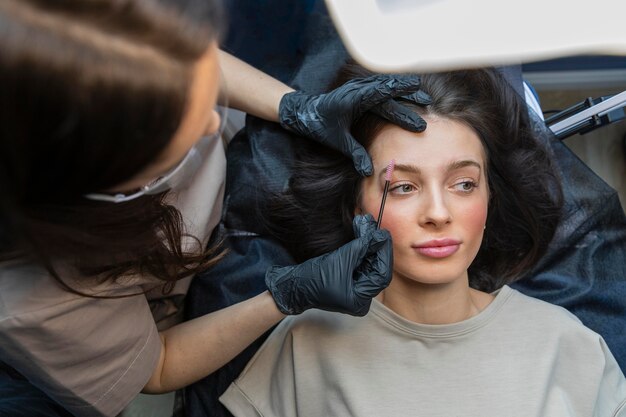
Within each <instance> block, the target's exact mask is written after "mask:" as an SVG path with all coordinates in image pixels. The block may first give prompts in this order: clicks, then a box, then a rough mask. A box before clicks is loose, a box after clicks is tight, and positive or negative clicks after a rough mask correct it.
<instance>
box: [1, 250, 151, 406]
mask: <svg viewBox="0 0 626 417" xmlns="http://www.w3.org/2000/svg"><path fill="white" fill-rule="evenodd" d="M128 290H134V291H137V290H139V291H140V290H141V289H140V288H139V287H136V288H124V289H123V291H128ZM98 292H99V294H101V295H106V294H110V295H115V294H120V292H119V291H118V290H116V289H115V287H113V286H111V287H110V290H107V286H106V285H105V286H102V287H100V288H98ZM160 351H161V342H160V339H159V335H158V330H157V328H156V324H155V322H154V319H153V317H152V314H151V311H150V306H149V305H148V302H147V300H146V297H145V296H144V295H143V294H140V295H137V296H131V297H121V298H119V297H118V298H93V297H85V296H81V295H79V294H74V293H71V292H69V291H67V290H65V289H64V288H63V287H62V286H61V285H60V284H59V283H58V282H57V281H56V280H54V278H53V277H52V276H50V274H49V273H48V272H47V271H46V270H45V269H44V268H41V267H38V266H36V265H32V264H28V263H19V262H18V263H11V264H6V263H5V264H2V265H1V266H0V358H2V360H3V361H4V362H6V363H7V364H8V365H9V366H11V367H13V368H14V369H16V370H17V371H18V372H20V373H21V374H22V375H23V376H25V377H26V378H27V379H29V380H30V381H31V382H33V383H34V384H35V385H37V386H38V387H39V388H40V389H42V390H43V391H44V392H45V393H46V394H48V395H49V396H50V397H51V398H52V399H54V400H55V401H57V402H58V403H59V404H61V405H63V406H64V407H65V408H66V409H68V410H70V411H71V412H72V413H73V414H75V415H116V414H118V413H119V412H120V411H121V409H122V408H123V407H124V406H125V405H126V404H127V403H128V402H130V401H131V400H132V398H133V397H134V396H135V395H136V394H137V393H139V392H140V391H141V389H142V388H143V386H145V384H146V382H147V381H148V379H149V378H150V376H151V375H152V371H153V370H154V367H155V366H156V361H157V360H158V358H159V354H160Z"/></svg>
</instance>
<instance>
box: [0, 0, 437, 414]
mask: <svg viewBox="0 0 626 417" xmlns="http://www.w3.org/2000/svg"><path fill="white" fill-rule="evenodd" d="M171 3H172V4H168V3H166V2H165V1H156V0H126V1H123V0H90V1H85V0H67V1H63V2H42V1H36V0H6V1H3V2H2V3H0V74H1V75H0V88H1V90H2V94H0V103H1V104H0V109H1V110H0V132H1V133H0V190H1V191H2V198H1V199H0V360H1V361H2V362H3V364H2V366H0V374H1V375H3V377H4V378H6V377H7V376H8V377H9V378H14V379H15V380H16V381H18V380H19V381H28V382H29V383H30V384H32V385H33V386H34V387H36V388H38V389H39V390H40V391H41V392H43V393H45V395H46V396H48V397H49V398H50V399H52V400H53V401H54V402H55V403H56V404H58V405H59V406H60V407H62V408H63V409H64V410H67V411H69V412H71V413H72V414H74V415H80V416H114V415H116V414H118V413H119V412H120V411H121V410H122V409H124V407H125V406H126V405H127V404H128V403H129V402H130V401H131V400H132V399H133V398H134V397H135V396H136V395H137V394H138V393H139V392H140V391H143V392H147V393H161V392H168V391H172V390H176V389H179V388H181V387H184V386H186V385H188V384H190V383H192V382H194V381H196V380H198V379H200V378H202V377H204V376H206V375H208V374H210V373H211V372H213V371H214V370H216V369H218V368H219V367H221V366H222V365H223V364H225V363H227V362H228V361H229V360H230V359H231V358H233V357H234V356H235V355H237V354H238V353H239V352H240V351H242V350H243V349H244V348H245V347H246V346H247V345H248V344H250V343H251V342H252V341H254V340H255V339H256V338H257V337H259V336H260V335H261V334H262V333H264V332H265V331H266V330H268V329H269V328H270V327H272V326H273V325H275V324H276V323H277V322H279V321H280V320H281V319H282V318H283V317H284V316H285V314H298V313H300V312H302V311H304V310H306V309H309V308H321V309H325V310H329V311H336V312H341V313H347V314H352V315H364V314H365V313H366V312H367V310H368V309H369V305H370V302H371V298H372V297H374V296H375V295H376V294H378V293H379V292H380V291H381V290H382V289H383V288H385V287H386V286H387V284H388V283H389V280H390V278H391V275H390V271H389V270H388V266H389V264H390V263H391V256H392V255H391V242H390V237H389V234H388V233H387V232H386V231H382V230H381V231H376V230H375V227H374V226H375V225H374V224H373V222H372V221H371V219H367V218H358V219H357V222H358V224H356V225H355V228H356V229H358V230H359V231H360V235H359V236H358V237H357V239H355V240H353V241H351V242H349V243H347V244H346V245H345V246H343V247H341V248H340V249H338V250H337V251H335V252H332V253H329V254H327V255H325V256H322V257H320V258H316V259H313V260H311V261H308V262H307V263H305V264H302V265H298V266H294V267H287V268H272V269H270V270H269V271H268V273H267V276H266V282H267V284H268V287H269V288H270V291H271V292H268V291H266V292H264V293H262V294H261V295H259V296H257V297H254V298H252V299H250V300H247V301H245V302H242V303H240V304H236V305H233V306H232V307H229V308H227V309H224V310H221V311H218V312H215V313H212V314H209V315H207V316H204V317H200V318H197V319H195V320H192V321H189V322H185V323H180V306H181V305H182V300H183V298H184V295H185V292H186V290H187V288H188V286H189V283H190V280H191V277H193V276H194V274H196V273H197V272H200V271H203V270H205V269H206V268H208V267H210V266H211V265H213V264H215V263H216V262H218V261H219V259H220V256H222V254H223V252H222V251H221V250H220V248H219V246H217V247H210V248H206V242H207V240H208V237H209V235H210V234H211V231H212V229H213V228H214V226H215V225H216V224H217V222H218V219H219V216H220V211H221V204H222V196H223V185H224V179H225V156H224V143H223V142H222V140H221V139H220V133H221V126H222V125H223V123H224V116H223V115H221V114H220V113H219V112H218V111H216V110H215V109H216V104H217V103H218V101H219V102H220V103H222V104H223V105H228V106H232V107H234V108H238V109H240V110H242V111H245V112H249V113H251V114H253V115H256V116H258V117H262V118H265V119H267V120H270V121H276V122H280V123H281V125H282V126H283V127H285V128H287V129H290V130H291V131H293V132H295V133H298V134H300V135H302V136H306V137H309V138H311V139H313V140H317V141H320V142H322V143H324V144H326V145H327V146H330V147H333V148H336V149H339V150H341V151H342V152H343V153H344V154H346V155H347V156H349V157H350V158H352V160H353V161H354V165H355V168H356V169H357V170H358V171H359V172H361V173H362V174H364V175H368V174H369V173H371V169H372V167H371V161H370V158H369V156H368V155H367V153H366V152H365V151H364V150H363V148H361V147H360V146H359V145H358V144H357V143H356V141H354V140H353V139H352V138H351V136H350V135H349V133H348V129H349V126H350V123H351V121H352V119H353V118H355V117H357V116H358V115H359V114H362V113H363V112H364V111H367V110H371V109H373V108H374V107H376V110H375V111H377V112H379V113H382V114H388V113H390V111H389V108H390V107H395V106H397V104H396V103H395V102H394V101H393V100H392V97H395V96H399V95H407V94H410V93H413V92H415V91H417V89H418V88H419V79H418V78H406V77H393V76H381V77H376V78H370V79H365V80H360V81H356V82H353V83H351V84H348V85H344V86H342V87H340V88H339V89H337V90H335V91H333V92H331V93H329V94H326V95H321V96H308V95H306V94H304V93H302V92H293V91H292V90H291V89H290V88H289V87H287V86H285V85H283V84H282V83H280V82H278V81H276V80H274V79H272V78H270V77H268V76H267V75H265V74H262V73H260V72H259V71H257V70H255V69H253V68H251V67H249V66H247V65H246V64H244V63H243V62H241V61H239V60H237V59H236V58H234V57H232V56H229V55H228V54H225V53H223V52H221V51H219V49H218V45H217V42H218V40H219V35H220V31H221V30H222V29H223V28H222V27H221V25H222V24H223V23H222V22H223V21H224V19H223V16H222V13H221V8H220V7H219V4H217V3H216V2H215V1H208V0H198V1H191V0H190V1H181V0H176V1H171ZM386 110H387V111H386ZM391 112H393V113H396V112H398V109H397V108H394V109H393V111H391ZM402 114H403V115H402V116H401V120H398V119H395V122H396V123H398V124H400V125H403V126H407V125H408V126H412V128H413V130H423V129H424V128H425V123H424V122H423V120H421V119H417V118H416V117H417V116H415V115H414V114H413V113H412V112H410V111H406V112H403V113H402ZM303 221H306V219H303ZM24 406H25V407H26V406H27V404H24Z"/></svg>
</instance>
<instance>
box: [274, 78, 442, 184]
mask: <svg viewBox="0 0 626 417" xmlns="http://www.w3.org/2000/svg"><path fill="white" fill-rule="evenodd" d="M420 81H421V80H420V77H419V76H417V75H374V76H371V77H367V78H357V79H354V80H351V81H348V82H347V83H345V84H344V85H342V86H341V87H338V88H337V89H335V90H333V91H331V92H329V93H326V94H320V95H308V94H305V93H303V92H301V91H294V92H291V93H287V94H285V95H284V96H283V97H282V99H281V101H280V105H279V108H278V118H279V120H280V125H281V126H282V127H284V128H285V129H287V130H289V131H291V132H294V133H296V134H299V135H301V136H305V137H308V138H311V139H313V140H316V141H318V142H320V143H321V144H323V145H325V146H328V147H330V148H333V149H336V150H338V151H339V152H341V153H342V154H344V155H346V156H347V157H349V158H351V159H352V161H353V163H354V168H355V169H356V170H357V171H358V172H359V174H361V175H371V173H372V170H373V168H372V160H371V159H370V156H369V155H368V154H367V152H366V151H365V149H364V148H363V147H362V146H361V145H360V144H359V143H358V142H357V141H356V140H355V139H354V138H353V137H352V135H351V134H350V128H351V126H352V123H353V122H354V121H355V120H356V119H358V118H359V117H360V116H361V115H362V114H363V113H365V112H366V111H369V110H373V111H375V112H376V113H377V114H379V115H380V116H382V117H384V118H386V119H388V120H389V121H391V122H392V123H395V124H397V125H399V126H400V127H402V128H404V129H407V130H410V131H414V132H421V131H423V130H424V129H425V128H426V122H425V121H424V119H422V118H421V117H420V116H418V115H417V114H416V113H415V112H413V111H411V110H410V109H408V108H406V107H404V106H402V105H401V104H400V103H398V102H396V101H394V100H393V98H394V97H400V96H407V97H406V99H407V100H410V101H413V102H416V103H421V102H423V103H422V104H428V103H430V97H429V96H428V95H427V94H425V93H423V92H421V93H418V94H414V93H416V92H417V91H418V90H419V87H420Z"/></svg>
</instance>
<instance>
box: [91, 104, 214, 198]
mask: <svg viewBox="0 0 626 417" xmlns="http://www.w3.org/2000/svg"><path fill="white" fill-rule="evenodd" d="M216 111H217V112H218V114H219V115H220V120H221V121H220V128H219V129H218V130H217V132H215V133H213V134H211V135H208V136H203V137H202V138H200V139H199V140H198V141H197V142H196V143H195V144H194V145H193V147H192V148H191V149H189V152H187V154H186V155H185V157H184V158H183V159H182V161H180V162H179V163H178V165H176V166H175V167H174V168H172V169H171V170H170V171H168V172H167V173H165V174H163V175H162V176H160V177H159V178H157V179H155V180H154V181H152V182H150V183H148V184H146V185H144V186H142V187H141V188H140V189H139V190H137V191H136V192H133V193H131V194H123V193H117V194H100V193H89V194H85V198H87V199H89V200H96V201H107V202H110V203H123V202H126V201H131V200H134V199H136V198H139V197H141V196H143V195H154V194H159V193H162V192H164V191H167V190H170V189H176V188H179V187H183V186H184V185H186V184H187V183H188V182H189V180H190V179H191V178H193V177H194V176H195V174H196V173H197V172H198V169H200V167H201V166H202V163H203V161H204V159H205V158H207V156H208V152H209V149H210V148H211V146H210V144H211V142H213V141H214V140H220V137H221V135H222V132H223V130H224V126H225V124H226V112H225V111H224V109H223V108H222V107H219V106H218V107H217V108H216Z"/></svg>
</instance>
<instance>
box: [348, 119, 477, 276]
mask: <svg viewBox="0 0 626 417" xmlns="http://www.w3.org/2000/svg"><path fill="white" fill-rule="evenodd" d="M426 120H427V122H428V127H427V128H426V130H425V131H424V132H422V133H412V132H408V131H406V130H403V129H401V128H400V127H397V126H395V125H389V126H386V127H385V128H384V129H383V130H382V131H381V132H380V133H379V134H378V135H377V136H376V137H375V138H374V141H373V144H372V146H371V147H370V149H369V153H370V155H371V156H372V160H373V163H374V174H373V175H372V176H371V177H368V178H366V179H364V180H363V183H362V194H361V201H360V203H361V204H360V208H361V209H362V210H363V211H364V212H366V213H371V214H372V215H373V216H374V218H377V217H378V211H379V208H380V203H381V197H382V193H383V188H384V183H385V170H386V167H387V165H388V164H389V162H390V161H391V160H392V159H393V160H395V170H394V171H393V175H392V178H391V182H390V185H389V193H388V195H387V200H386V203H385V208H384V214H383V219H382V224H381V228H384V229H387V230H389V232H390V233H391V236H392V238H393V256H394V271H393V281H392V285H394V283H395V284H396V285H397V284H400V282H399V281H402V282H404V283H405V284H412V283H420V284H445V283H450V282H452V281H455V280H459V279H465V280H467V268H468V267H469V265H470V264H471V263H472V261H473V260H474V258H475V256H476V254H477V253H478V249H479V248H480V244H481V241H482V237H483V231H484V227H485V222H486V219H487V204H488V201H489V190H488V186H487V178H486V169H485V168H486V167H485V163H486V161H485V159H486V158H485V152H484V150H483V146H482V144H481V142H480V139H479V138H478V136H477V135H476V133H475V132H474V131H473V130H472V129H470V128H469V127H467V126H466V125H464V124H462V123H459V122H456V121H453V120H449V119H446V118H441V117H427V118H426Z"/></svg>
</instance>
